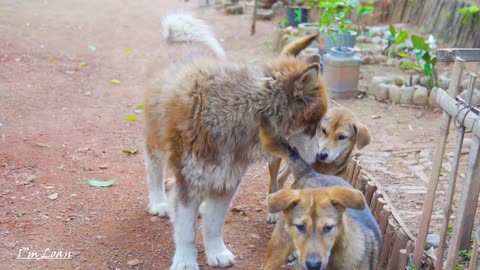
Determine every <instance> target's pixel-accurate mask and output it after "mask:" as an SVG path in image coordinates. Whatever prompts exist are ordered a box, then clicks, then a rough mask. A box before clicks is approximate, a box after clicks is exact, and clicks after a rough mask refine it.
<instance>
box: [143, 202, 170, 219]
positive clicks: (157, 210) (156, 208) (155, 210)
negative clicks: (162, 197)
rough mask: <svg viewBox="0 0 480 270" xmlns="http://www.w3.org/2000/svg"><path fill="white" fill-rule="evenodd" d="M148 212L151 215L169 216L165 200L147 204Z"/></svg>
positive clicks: (168, 208)
mask: <svg viewBox="0 0 480 270" xmlns="http://www.w3.org/2000/svg"><path fill="white" fill-rule="evenodd" d="M148 212H149V213H150V214H152V215H157V216H159V217H169V216H170V207H169V206H168V203H167V202H161V203H156V204H149V205H148Z"/></svg>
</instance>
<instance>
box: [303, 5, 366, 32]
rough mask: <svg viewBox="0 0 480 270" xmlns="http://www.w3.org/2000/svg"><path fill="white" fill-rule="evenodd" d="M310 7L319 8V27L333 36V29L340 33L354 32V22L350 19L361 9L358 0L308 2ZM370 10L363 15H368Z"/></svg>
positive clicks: (364, 11)
mask: <svg viewBox="0 0 480 270" xmlns="http://www.w3.org/2000/svg"><path fill="white" fill-rule="evenodd" d="M307 4H308V6H309V7H317V8H318V9H319V10H320V20H319V21H318V26H319V27H320V30H321V31H322V32H324V33H327V34H328V35H329V36H331V37H332V38H334V36H333V35H332V28H335V29H336V30H338V31H340V32H347V31H350V30H354V29H355V27H353V25H352V21H351V20H350V19H349V17H350V15H351V14H352V13H353V11H354V10H356V9H357V8H359V6H360V4H359V3H358V0H323V1H322V0H308V2H307ZM367 10H368V8H366V9H364V10H363V13H368V11H367Z"/></svg>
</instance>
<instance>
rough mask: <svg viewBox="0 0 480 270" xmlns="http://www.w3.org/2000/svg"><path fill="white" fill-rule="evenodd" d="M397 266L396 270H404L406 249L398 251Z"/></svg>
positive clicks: (406, 255)
mask: <svg viewBox="0 0 480 270" xmlns="http://www.w3.org/2000/svg"><path fill="white" fill-rule="evenodd" d="M398 253H399V254H398V265H397V270H405V266H407V262H408V252H407V250H406V249H404V248H403V249H400V251H399V252H398Z"/></svg>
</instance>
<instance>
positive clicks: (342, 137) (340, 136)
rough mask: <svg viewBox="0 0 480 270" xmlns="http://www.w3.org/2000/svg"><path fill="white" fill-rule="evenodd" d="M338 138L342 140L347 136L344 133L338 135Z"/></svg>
mask: <svg viewBox="0 0 480 270" xmlns="http://www.w3.org/2000/svg"><path fill="white" fill-rule="evenodd" d="M338 139H339V140H340V141H343V140H345V139H347V136H345V135H338Z"/></svg>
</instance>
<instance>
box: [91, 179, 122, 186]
mask: <svg viewBox="0 0 480 270" xmlns="http://www.w3.org/2000/svg"><path fill="white" fill-rule="evenodd" d="M115 182H117V178H113V179H111V180H106V181H103V180H95V179H87V184H88V185H90V186H92V187H109V186H112V185H113V184H115Z"/></svg>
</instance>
